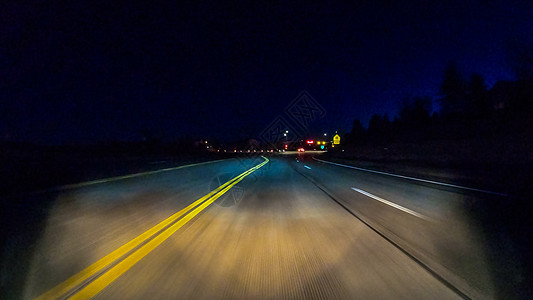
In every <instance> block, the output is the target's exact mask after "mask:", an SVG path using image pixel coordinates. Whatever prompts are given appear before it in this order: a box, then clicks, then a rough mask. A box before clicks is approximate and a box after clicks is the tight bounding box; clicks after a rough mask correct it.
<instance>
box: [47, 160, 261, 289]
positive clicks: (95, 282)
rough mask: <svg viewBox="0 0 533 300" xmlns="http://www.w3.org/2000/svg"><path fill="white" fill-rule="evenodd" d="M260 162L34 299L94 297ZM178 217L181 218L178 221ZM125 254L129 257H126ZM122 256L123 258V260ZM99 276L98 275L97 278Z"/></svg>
mask: <svg viewBox="0 0 533 300" xmlns="http://www.w3.org/2000/svg"><path fill="white" fill-rule="evenodd" d="M263 159H264V161H263V162H262V163H260V164H258V165H257V166H255V167H253V168H251V169H249V170H247V171H246V172H244V173H242V174H240V175H239V176H237V177H235V178H233V179H231V180H229V181H228V182H226V183H224V184H223V185H221V186H219V187H218V188H217V189H215V190H213V191H211V192H210V193H209V194H207V195H205V196H203V197H202V198H200V199H198V200H196V201H195V202H194V203H192V204H191V205H189V206H187V207H186V208H184V209H182V210H180V211H179V212H177V213H175V214H173V215H172V216H170V217H168V218H167V219H165V220H164V221H162V222H161V223H159V224H157V225H156V226H154V227H152V228H150V229H149V230H147V231H146V232H144V233H142V234H141V235H139V236H138V237H136V238H134V239H133V240H131V241H129V242H128V243H126V244H124V245H123V246H121V247H120V248H118V249H117V250H115V251H113V252H112V253H110V254H108V255H106V256H105V257H103V258H102V259H100V260H99V261H97V262H95V263H93V264H92V265H90V266H89V267H87V268H85V269H84V270H82V271H81V272H79V273H77V274H76V275H74V276H72V277H70V278H69V279H67V280H66V281H64V282H63V283H61V284H59V285H57V286H56V287H54V288H53V289H51V290H49V291H48V292H46V293H44V294H42V295H41V296H39V297H38V298H37V299H57V298H62V297H69V296H70V298H71V299H88V298H92V297H94V296H95V295H96V294H98V293H99V292H100V291H101V290H103V289H104V288H105V287H106V286H108V285H109V284H111V283H112V282H113V281H115V280H116V279H117V278H118V277H119V276H120V275H122V274H124V273H125V272H126V271H127V270H129V269H130V268H131V267H132V266H133V265H135V264H136V263H137V262H138V261H139V260H141V259H142V258H143V257H144V256H146V255H147V254H148V253H150V252H151V251H152V250H153V249H155V248H156V247H157V246H159V245H160V244H161V243H162V242H163V241H165V240H166V239H167V238H169V237H170V236H171V235H172V234H174V233H175V232H176V231H177V230H178V229H180V228H181V227H182V226H183V225H185V224H186V223H187V222H189V221H190V220H191V219H192V218H194V217H195V216H196V215H197V214H199V213H200V212H201V211H202V210H204V209H205V208H206V207H208V206H209V205H210V204H211V203H213V202H214V201H215V200H217V199H218V198H219V197H220V196H222V195H224V193H226V192H227V191H228V190H229V189H231V188H232V187H233V186H234V185H236V184H237V183H239V182H240V181H241V180H243V179H244V177H246V176H248V175H250V174H251V173H253V172H254V171H256V170H257V169H259V168H261V167H262V166H264V165H265V164H267V163H268V161H269V159H268V158H266V157H264V156H263ZM193 208H194V209H193ZM189 211H190V212H189ZM187 212H189V213H187ZM183 215H185V216H183ZM182 216H183V217H182ZM180 217H182V218H181V219H180ZM178 219H179V220H178ZM171 224H172V225H171ZM169 225H170V226H169ZM166 227H168V228H166ZM165 228H166V229H165ZM163 229H164V230H163ZM136 248H138V249H136ZM133 250H134V251H133ZM126 254H129V255H127V256H126ZM124 256H126V257H125V258H124ZM120 259H121V260H120ZM117 260H120V261H119V262H118V263H116V264H115V265H114V266H112V267H110V268H109V265H110V264H113V263H115V262H116V261H117ZM106 268H109V269H108V270H105V269H106ZM99 273H102V274H101V275H99ZM98 275H99V276H98ZM91 279H92V280H91ZM80 286H81V287H80Z"/></svg>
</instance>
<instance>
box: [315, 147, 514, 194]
mask: <svg viewBox="0 0 533 300" xmlns="http://www.w3.org/2000/svg"><path fill="white" fill-rule="evenodd" d="M313 159H314V160H316V161H320V162H323V163H327V164H332V165H336V166H341V167H345V168H351V169H356V170H360V171H365V172H371V173H376V174H382V175H388V176H394V177H399V178H404V179H409V180H415V181H421V182H426V183H432V184H437V185H443V186H449V187H454V188H459V189H463V190H470V191H476V192H481V193H486V194H492V195H498V196H503V197H507V196H509V195H507V194H504V193H498V192H493V191H487V190H482V189H476V188H471V187H467V186H461V185H455V184H450V183H444V182H438V181H433V180H427V179H422V178H416V177H409V176H403V175H398V174H392V173H387V172H382V171H376V170H370V169H363V168H358V167H354V166H349V165H343V164H339V163H334V162H331V161H326V160H322V159H318V158H315V157H313Z"/></svg>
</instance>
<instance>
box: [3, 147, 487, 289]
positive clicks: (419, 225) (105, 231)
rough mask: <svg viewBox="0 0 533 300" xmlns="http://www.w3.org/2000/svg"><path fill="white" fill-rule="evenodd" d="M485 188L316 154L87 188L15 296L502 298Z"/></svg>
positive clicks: (69, 206)
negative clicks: (473, 205) (488, 239)
mask: <svg viewBox="0 0 533 300" xmlns="http://www.w3.org/2000/svg"><path fill="white" fill-rule="evenodd" d="M485 196H487V195H484V194H483V193H479V192H475V191H465V190H461V189H460V188H453V187H445V186H444V187H443V186H438V185H435V184H429V183H420V182H416V181H413V180H409V179H402V178H395V177H392V176H387V175H382V174H373V173H369V172H364V171H357V170H353V169H349V168H344V167H341V166H335V165H331V164H327V163H324V162H319V161H316V160H314V159H312V157H311V156H309V155H293V156H290V155H283V156H269V157H268V158H266V157H260V156H258V157H249V158H234V159H227V160H223V161H218V162H214V163H209V164H200V165H196V166H191V167H186V168H180V169H176V170H168V171H165V172H157V173H153V174H147V175H144V176H137V177H129V178H122V179H120V180H109V181H105V180H103V181H100V182H97V183H94V184H87V185H81V186H78V187H76V186H74V187H70V188H69V189H65V190H62V191H60V192H57V193H55V194H54V199H53V201H51V204H50V205H48V206H47V208H46V210H45V213H44V214H43V217H42V219H43V220H42V222H40V223H39V224H41V225H40V227H39V229H38V230H37V233H34V235H33V236H34V237H35V239H34V241H33V243H32V244H31V245H30V246H29V247H27V249H25V250H24V251H26V252H28V253H29V254H27V255H26V256H23V257H27V262H23V263H22V264H21V265H22V266H24V267H22V268H20V269H21V270H23V274H18V275H16V276H18V277H22V278H23V279H22V281H21V282H22V284H20V289H19V291H17V292H19V293H20V294H16V292H13V294H11V295H10V296H13V297H18V296H21V297H22V298H24V299H32V298H35V297H39V296H41V298H43V299H45V298H69V297H72V298H74V299H82V298H87V297H94V298H96V299H219V298H221V299H279V298H284V299H293V298H294V299H296V298H298V299H317V298H320V299H399V298H400V299H407V298H408V299H413V298H425V299H457V298H476V299H477V298H493V297H496V294H495V293H496V291H495V288H494V286H493V279H492V278H491V266H490V264H489V262H488V260H487V258H486V254H485V249H484V247H483V245H484V240H483V237H482V235H481V234H480V233H479V229H478V228H477V227H476V224H475V222H473V221H470V217H469V215H468V214H467V213H465V211H464V209H463V203H464V202H465V201H474V200H475V199H476V197H485ZM197 200H199V201H197ZM14 247H15V246H14ZM19 250H20V249H16V247H15V249H14V250H12V251H19ZM20 251H22V250H20ZM14 266H16V265H14ZM15 269H16V267H15ZM3 272H5V270H3ZM18 272H19V273H20V272H22V271H20V270H19V271H18ZM15 273H17V272H16V271H13V274H15ZM13 276H14V277H16V276H15V275H13Z"/></svg>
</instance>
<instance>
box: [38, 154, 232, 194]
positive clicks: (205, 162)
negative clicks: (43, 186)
mask: <svg viewBox="0 0 533 300" xmlns="http://www.w3.org/2000/svg"><path fill="white" fill-rule="evenodd" d="M224 160H226V159H218V160H210V161H204V162H199V163H194V164H188V165H183V166H177V167H173V168H165V169H160V170H154V171H148V172H141V173H133V174H127V175H122V176H116V177H109V178H102V179H96V180H91V181H85V182H80V183H74V184H67V185H62V186H58V187H55V188H51V189H50V190H51V191H54V190H56V191H62V190H68V189H74V188H79V187H84V186H89V185H95V184H100V183H106V182H111V181H118V180H124V179H129V178H135V177H141V176H147V175H153V174H157V173H161V172H168V171H174V170H179V169H184V168H188V167H195V166H200V165H206V164H210V163H216V162H221V161H224ZM45 191H48V190H45Z"/></svg>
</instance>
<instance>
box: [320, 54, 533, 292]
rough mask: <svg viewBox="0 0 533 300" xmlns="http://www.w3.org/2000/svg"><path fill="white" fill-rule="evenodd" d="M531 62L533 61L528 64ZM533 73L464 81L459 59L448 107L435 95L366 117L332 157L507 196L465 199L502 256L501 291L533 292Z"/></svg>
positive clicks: (444, 90) (444, 89) (445, 94)
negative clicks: (389, 112) (435, 104)
mask: <svg viewBox="0 0 533 300" xmlns="http://www.w3.org/2000/svg"><path fill="white" fill-rule="evenodd" d="M529 63H530V64H531V63H533V62H529ZM532 75H533V74H522V76H518V77H519V79H518V80H516V81H500V82H497V83H496V84H495V85H494V86H493V87H492V88H491V89H488V88H487V86H486V85H485V82H484V79H483V76H481V75H479V74H474V75H472V76H471V77H470V78H468V79H464V78H463V77H462V75H461V74H460V72H459V71H458V68H457V67H456V65H455V64H453V63H451V64H450V65H449V66H448V68H447V69H446V71H445V74H444V80H443V82H442V84H441V87H440V91H441V98H440V99H438V102H439V104H440V107H441V110H440V111H439V112H434V113H431V111H433V109H432V106H431V105H432V101H433V99H432V98H430V97H425V96H422V97H414V98H408V99H405V100H404V102H403V106H402V108H401V110H400V112H399V113H398V115H397V116H395V117H394V118H393V119H392V120H391V119H390V118H389V117H388V116H387V115H374V116H373V117H372V118H371V120H370V122H369V126H368V128H364V127H363V126H362V124H361V122H360V121H359V120H355V121H354V123H353V129H352V131H351V132H350V133H349V134H346V135H345V136H344V140H345V141H346V142H345V144H344V146H343V150H337V151H335V152H329V153H328V154H326V155H325V157H326V158H329V159H330V160H334V161H337V162H342V163H347V164H351V165H354V166H359V167H363V168H370V169H376V170H383V171H388V172H392V173H396V174H402V175H406V176H413V177H419V178H425V179H430V180H436V181H440V182H447V183H455V184H460V185H464V186H469V187H474V188H480V189H484V190H489V191H494V192H499V193H504V194H507V195H508V196H504V197H499V196H489V195H487V197H486V200H485V201H483V202H481V201H480V202H477V203H466V204H465V205H466V206H467V208H468V210H469V211H470V212H471V214H472V216H473V217H474V218H475V220H479V222H480V223H481V224H482V227H483V230H484V232H485V234H486V238H487V239H488V241H489V245H488V248H489V249H488V251H489V252H490V255H491V256H492V258H493V259H494V261H495V268H494V275H495V278H496V281H497V284H499V285H501V286H500V287H499V289H500V290H501V294H500V295H501V296H502V298H503V297H507V296H510V295H512V296H517V297H519V298H529V297H531V296H533V291H532V287H533V280H532V278H533V274H532V267H533V251H532V247H531V246H530V244H531V243H530V241H531V240H533V221H532V219H531V212H532V207H533V205H532V204H531V201H532V200H533V144H532V143H533V139H532V137H533V118H532V115H531V112H532V111H533V76H532Z"/></svg>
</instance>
